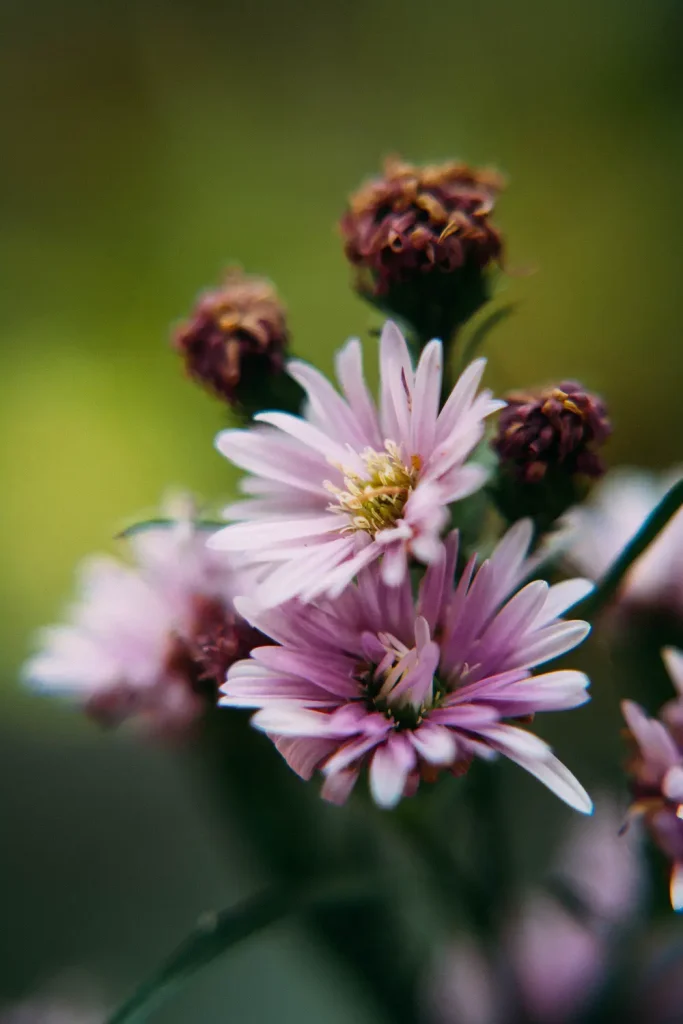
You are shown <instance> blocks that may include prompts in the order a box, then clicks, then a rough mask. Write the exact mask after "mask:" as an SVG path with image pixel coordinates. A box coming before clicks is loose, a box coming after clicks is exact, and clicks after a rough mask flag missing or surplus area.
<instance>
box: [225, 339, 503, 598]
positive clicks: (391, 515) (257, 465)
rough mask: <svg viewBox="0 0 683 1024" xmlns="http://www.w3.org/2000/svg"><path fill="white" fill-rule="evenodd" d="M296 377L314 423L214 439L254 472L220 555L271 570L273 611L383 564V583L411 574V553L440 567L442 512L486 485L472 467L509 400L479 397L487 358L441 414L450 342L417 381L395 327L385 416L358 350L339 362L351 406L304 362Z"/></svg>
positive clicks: (265, 591)
mask: <svg viewBox="0 0 683 1024" xmlns="http://www.w3.org/2000/svg"><path fill="white" fill-rule="evenodd" d="M288 369H289V373H290V374H291V375H292V377H293V378H294V379H295V380H296V381H297V382H298V383H299V384H300V385H301V386H302V387H303V388H304V389H305V391H306V392H307V394H308V403H309V404H308V411H307V414H306V416H305V418H299V417H297V416H291V415H288V414H286V413H278V412H266V413H260V414H259V415H258V416H256V417H255V419H256V420H258V421H260V424H262V425H259V426H258V427H256V428H252V429H249V430H226V431H224V432H223V433H221V434H219V435H218V438H217V441H216V443H217V446H218V449H219V451H221V452H222V453H223V454H224V455H225V456H227V458H229V459H230V460H231V461H232V462H234V463H235V464H236V465H237V466H240V467H241V468H242V469H246V470H248V471H249V472H250V473H251V474H252V475H251V476H249V477H247V478H246V479H245V480H244V481H243V483H242V489H243V491H245V492H246V493H247V494H249V495H251V497H250V498H248V499H246V500H243V501H238V502H235V503H234V504H232V505H230V506H229V507H228V508H227V509H226V510H225V515H226V518H228V519H238V520H243V522H241V523H236V524H233V525H231V526H228V527H226V528H225V529H224V530H221V531H220V532H219V533H217V534H216V535H215V536H214V537H213V538H212V539H211V541H210V543H211V545H212V546H213V547H215V548H217V549H219V550H224V551H233V552H240V553H242V554H244V556H245V557H247V558H249V559H251V560H252V561H253V562H254V563H258V564H260V565H262V566H266V567H267V568H266V570H265V573H266V575H265V579H264V581H263V583H262V585H261V587H260V589H259V592H258V595H257V596H258V600H259V602H260V603H262V604H264V605H269V606H274V605H277V604H280V603H281V602H283V601H285V600H288V599H290V598H293V597H300V598H302V599H303V600H306V601H308V600H312V599H313V598H315V597H317V596H319V595H321V594H327V595H330V596H332V595H334V594H337V593H340V592H341V591H342V590H343V589H344V587H345V586H346V585H347V584H348V583H349V582H350V580H351V579H353V577H354V576H355V575H356V574H357V573H358V572H359V571H360V569H362V568H363V566H365V565H369V564H371V563H372V562H374V561H377V560H378V559H380V558H381V566H382V578H383V580H384V583H385V584H387V585H388V586H398V585H399V584H400V583H401V582H402V580H403V579H404V578H405V575H406V569H407V564H408V557H409V556H411V555H412V556H414V557H415V558H417V559H418V560H419V561H421V562H423V563H426V564H432V563H436V562H438V561H439V559H440V558H441V557H442V554H443V542H442V540H441V534H442V532H443V530H444V528H445V526H446V523H447V520H448V512H447V506H448V505H449V504H451V503H452V502H455V501H457V500H459V499H460V498H464V497H466V496H467V495H469V494H471V493H472V492H473V491H476V490H477V489H478V488H479V487H481V485H482V484H483V483H484V480H485V479H486V471H485V470H484V468H483V467H482V466H480V465H477V464H474V463H471V462H470V463H466V460H467V459H468V458H469V456H470V455H471V453H472V451H473V449H474V447H475V446H476V445H477V443H478V442H479V441H480V440H481V438H482V436H483V433H484V420H485V418H486V417H487V416H488V415H489V414H490V413H492V412H494V411H495V410H496V409H498V408H500V407H501V405H502V404H504V403H501V402H497V401H494V400H493V399H492V398H491V394H490V392H488V391H483V392H481V393H480V394H479V395H478V396H477V387H478V385H479V381H480V380H481V376H482V373H483V371H484V361H483V360H477V361H476V362H474V363H472V364H471V366H470V367H469V368H468V369H467V370H466V371H465V373H464V374H463V375H462V377H461V378H460V380H459V381H458V383H457V385H456V387H455V388H454V390H453V392H452V393H451V395H450V397H449V398H448V400H447V402H446V404H445V405H444V407H443V408H442V409H441V411H440V412H439V405H440V397H441V377H442V346H441V343H440V342H439V341H432V342H430V344H429V345H427V346H426V348H425V349H424V351H423V353H422V356H421V357H420V361H419V364H418V367H417V370H416V371H414V370H413V368H412V365H411V362H410V355H409V352H408V346H407V345H406V342H405V340H404V338H403V336H402V335H401V333H400V331H399V330H398V328H397V327H396V326H395V325H394V324H392V323H388V324H387V325H386V326H385V328H384V330H383V332H382V339H381V343H380V371H381V397H380V403H379V411H378V409H377V408H376V406H375V403H374V402H373V400H372V399H371V397H370V394H369V392H368V389H367V386H366V384H365V380H364V377H363V369H362V361H361V347H360V343H359V342H358V341H355V340H354V341H350V342H348V344H347V345H345V346H344V348H343V349H342V350H341V351H340V353H339V354H338V356H337V376H338V378H339V381H340V384H341V387H342V391H343V393H344V397H343V398H342V397H341V396H340V395H339V394H338V393H337V392H336V391H335V389H334V388H333V387H332V385H331V384H330V383H329V382H328V381H327V380H326V378H325V377H323V376H322V374H320V373H319V372H318V371H317V370H315V369H314V368H313V367H311V366H308V365H307V364H306V363H300V362H291V363H289V367H288ZM268 563H270V566H268ZM271 566H275V568H274V569H272V568H271Z"/></svg>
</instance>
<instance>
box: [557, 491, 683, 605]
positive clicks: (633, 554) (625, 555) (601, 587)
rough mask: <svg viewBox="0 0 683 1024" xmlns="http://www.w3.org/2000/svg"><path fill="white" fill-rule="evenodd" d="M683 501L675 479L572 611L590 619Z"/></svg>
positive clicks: (616, 589) (610, 596) (606, 602)
mask: <svg viewBox="0 0 683 1024" xmlns="http://www.w3.org/2000/svg"><path fill="white" fill-rule="evenodd" d="M682 505H683V480H679V481H678V483H675V484H674V485H673V487H671V489H670V490H669V491H667V493H666V494H665V495H664V497H663V498H662V500H661V501H660V503H659V504H658V505H657V507H656V508H655V509H654V511H653V512H652V513H651V514H650V515H649V516H648V518H647V519H646V520H645V522H644V523H643V525H642V526H641V528H640V529H639V530H638V533H637V534H636V535H635V537H634V538H633V540H631V541H630V543H629V544H627V545H626V547H625V548H624V550H623V551H622V553H621V554H620V555H619V557H618V558H617V559H616V561H615V562H614V564H613V565H612V566H611V568H610V569H608V571H607V572H606V573H605V575H604V576H603V577H602V579H601V580H599V582H598V584H597V586H596V588H595V590H594V591H593V593H592V594H589V596H588V597H587V598H585V599H584V600H583V601H582V602H581V603H580V604H578V605H575V606H574V609H572V610H573V611H575V610H579V611H580V613H581V615H582V616H583V617H584V618H586V619H589V620H591V619H593V618H595V616H596V615H597V614H598V612H599V611H601V609H602V608H604V607H605V605H606V604H608V603H609V602H610V601H611V599H612V598H613V597H614V595H615V594H616V593H617V591H618V589H619V587H620V585H621V583H622V582H623V580H624V577H625V576H626V574H627V572H628V571H629V569H630V568H631V566H632V565H633V563H634V562H635V561H636V559H637V558H640V556H641V555H642V554H643V552H644V551H645V550H646V548H648V547H649V546H650V544H651V543H652V542H653V540H654V539H655V538H656V537H657V535H658V534H659V533H661V531H662V530H663V529H664V527H665V526H666V525H667V523H668V522H669V520H670V519H671V518H672V516H674V515H675V514H676V512H678V510H679V509H680V507H681V506H682Z"/></svg>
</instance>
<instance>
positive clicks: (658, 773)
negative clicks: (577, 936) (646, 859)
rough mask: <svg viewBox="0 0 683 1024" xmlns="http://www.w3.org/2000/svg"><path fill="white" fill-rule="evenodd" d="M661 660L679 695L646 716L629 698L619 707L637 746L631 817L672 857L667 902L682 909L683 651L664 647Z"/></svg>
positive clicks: (630, 769)
mask: <svg viewBox="0 0 683 1024" xmlns="http://www.w3.org/2000/svg"><path fill="white" fill-rule="evenodd" d="M664 660H665V662H666V665H667V668H668V669H669V672H670V674H671V678H672V679H673V681H674V685H675V686H676V690H677V693H678V696H677V698H676V699H675V700H673V701H670V702H669V703H668V704H666V705H665V706H664V708H663V709H662V712H661V716H660V719H656V718H650V717H649V716H648V715H647V714H646V713H645V711H643V709H642V708H641V707H640V706H639V705H638V704H636V703H634V702H633V701H631V700H625V701H623V702H622V710H623V713H624V718H625V719H626V724H627V726H628V728H629V732H630V736H631V739H632V742H633V744H634V746H635V751H634V754H633V756H632V757H631V759H630V761H629V764H628V773H629V776H630V783H631V791H632V793H633V803H632V805H631V809H630V812H629V814H630V817H642V818H643V819H644V821H645V823H646V825H647V828H648V831H649V833H650V835H651V836H652V838H653V839H654V841H655V843H656V844H657V845H658V846H659V848H660V849H661V850H662V852H663V853H664V855H665V856H666V857H667V858H668V859H669V860H670V861H671V862H672V867H671V885H670V894H671V905H672V907H673V908H674V910H683V651H677V650H674V649H673V648H667V649H666V650H665V651H664Z"/></svg>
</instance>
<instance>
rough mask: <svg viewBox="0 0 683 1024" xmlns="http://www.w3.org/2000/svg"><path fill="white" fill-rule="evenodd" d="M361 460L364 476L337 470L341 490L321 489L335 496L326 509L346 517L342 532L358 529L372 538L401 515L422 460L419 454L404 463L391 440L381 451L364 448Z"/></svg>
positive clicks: (348, 470) (326, 484)
mask: <svg viewBox="0 0 683 1024" xmlns="http://www.w3.org/2000/svg"><path fill="white" fill-rule="evenodd" d="M361 458H362V460H363V462H364V464H365V467H366V473H365V475H364V476H360V475H359V474H357V473H355V472H353V471H352V470H350V469H348V468H344V467H340V468H341V472H342V473H343V474H344V487H343V488H342V487H337V486H336V485H335V484H332V483H330V481H326V482H325V487H326V488H327V490H328V491H330V493H331V494H333V495H334V497H335V501H334V502H333V503H332V504H331V505H329V506H328V508H329V511H331V512H340V513H343V514H344V515H347V516H349V517H350V521H349V523H348V525H347V526H346V527H344V530H345V531H346V532H354V533H355V532H356V531H358V530H362V531H363V532H365V533H369V534H370V535H371V536H373V537H374V536H375V534H377V533H379V532H380V531H381V530H386V529H388V528H390V527H392V526H394V525H395V524H396V523H397V522H398V520H399V519H401V517H402V516H403V510H404V509H405V506H406V502H407V501H408V498H409V497H410V495H411V494H412V492H413V489H414V487H415V484H416V482H417V477H418V474H419V472H420V469H421V468H422V460H421V458H420V456H419V455H413V456H411V457H410V458H409V459H408V460H407V461H406V460H405V459H404V458H403V456H402V453H401V450H400V448H399V446H398V445H396V444H394V443H393V442H392V441H387V442H386V443H385V447H384V451H383V452H377V451H375V450H374V449H373V448H366V449H365V451H364V452H363V453H362V454H361Z"/></svg>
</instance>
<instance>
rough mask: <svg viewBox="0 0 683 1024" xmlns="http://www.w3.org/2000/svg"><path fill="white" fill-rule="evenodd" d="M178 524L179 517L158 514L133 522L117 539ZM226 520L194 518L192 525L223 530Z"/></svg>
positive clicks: (165, 528)
mask: <svg viewBox="0 0 683 1024" xmlns="http://www.w3.org/2000/svg"><path fill="white" fill-rule="evenodd" d="M177 525H178V520H177V519H170V518H168V517H166V516H158V517H156V518H154V519H143V520H142V522H139V523H132V524H131V525H130V526H126V527H125V529H123V530H121V531H120V532H119V533H117V534H116V537H115V539H116V540H125V539H126V538H127V537H133V536H134V535H135V534H136V533H143V532H144V531H145V530H157V529H160V530H169V529H171V528H172V527H174V526H177ZM225 525H226V524H225V522H224V521H222V520H216V519H193V520H192V526H193V527H194V529H195V530H221V529H222V528H223V527H224V526H225Z"/></svg>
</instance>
